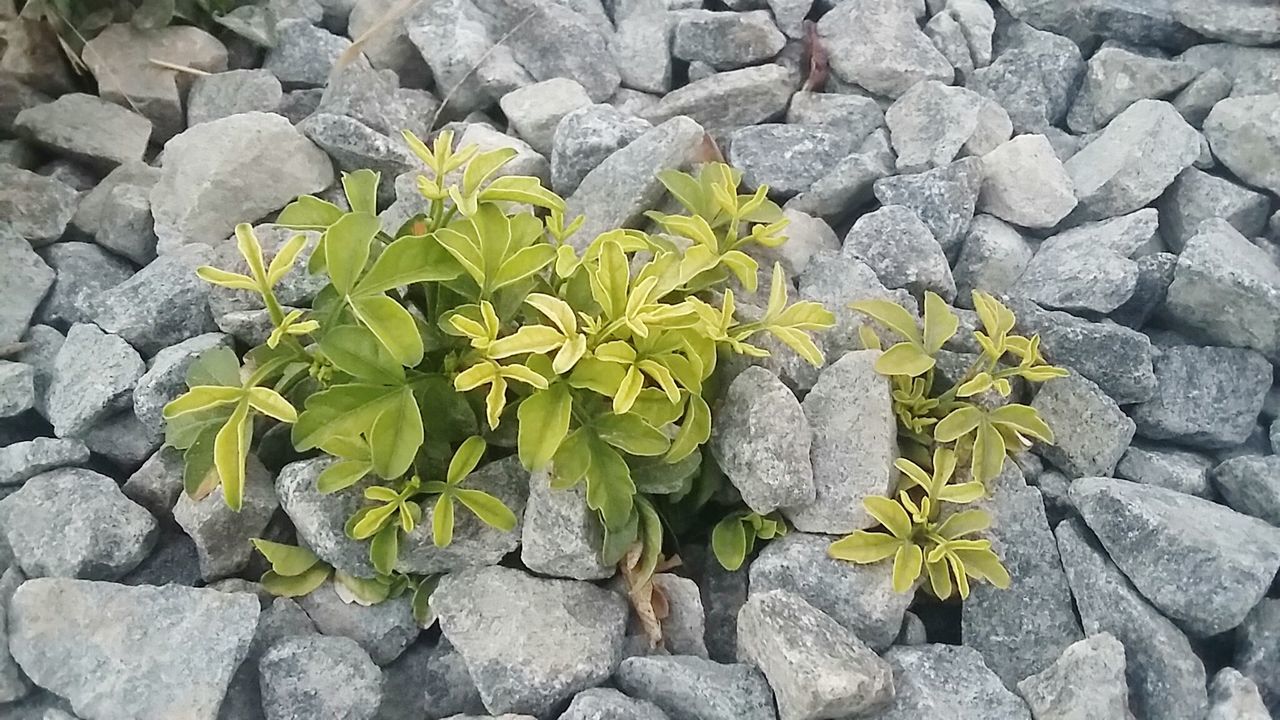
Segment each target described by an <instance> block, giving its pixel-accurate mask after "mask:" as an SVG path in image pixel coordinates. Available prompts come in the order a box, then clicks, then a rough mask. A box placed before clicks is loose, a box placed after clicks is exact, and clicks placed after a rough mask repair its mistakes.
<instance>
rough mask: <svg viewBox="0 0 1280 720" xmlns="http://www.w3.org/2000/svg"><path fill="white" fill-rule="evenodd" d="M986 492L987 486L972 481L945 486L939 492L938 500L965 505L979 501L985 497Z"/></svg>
mask: <svg viewBox="0 0 1280 720" xmlns="http://www.w3.org/2000/svg"><path fill="white" fill-rule="evenodd" d="M986 492H987V487H986V486H985V485H983V484H982V483H980V482H977V481H970V482H966V483H957V484H955V485H946V486H944V487H943V488H942V489H941V490H939V491H938V499H939V500H945V501H946V502H950V503H957V504H961V505H963V504H965V503H971V502H973V501H974V500H977V499H978V498H980V497H982V496H983V495H985V494H986Z"/></svg>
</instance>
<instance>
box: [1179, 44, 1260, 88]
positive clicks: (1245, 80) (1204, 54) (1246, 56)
mask: <svg viewBox="0 0 1280 720" xmlns="http://www.w3.org/2000/svg"><path fill="white" fill-rule="evenodd" d="M1177 59H1178V60H1181V61H1182V62H1185V63H1189V64H1191V65H1194V66H1196V67H1197V68H1199V69H1200V70H1201V71H1202V72H1204V71H1208V70H1210V69H1217V70H1219V71H1220V72H1222V73H1223V74H1224V75H1226V76H1227V79H1228V80H1229V81H1230V82H1231V95H1232V96H1236V97H1241V96H1246V95H1265V94H1267V93H1272V92H1275V88H1276V86H1275V82H1276V78H1278V77H1280V52H1277V51H1276V49H1275V48H1257V47H1241V46H1239V45H1232V44H1230V43H1206V44H1203V45H1196V46H1195V47H1192V48H1190V49H1188V50H1187V51H1186V52H1184V53H1182V54H1181V55H1179V56H1178V58H1177Z"/></svg>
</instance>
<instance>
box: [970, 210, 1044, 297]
mask: <svg viewBox="0 0 1280 720" xmlns="http://www.w3.org/2000/svg"><path fill="white" fill-rule="evenodd" d="M963 243H964V245H963V247H961V249H960V257H959V258H957V259H956V263H955V267H954V268H953V269H952V271H951V272H952V276H953V277H954V278H955V281H956V305H958V306H961V307H969V306H971V305H973V300H972V297H971V295H972V293H973V291H974V290H982V291H983V292H987V293H994V294H1002V293H1004V292H1005V291H1007V290H1008V289H1009V288H1011V287H1013V285H1014V284H1015V283H1016V282H1017V281H1018V278H1020V277H1022V273H1023V272H1025V271H1026V269H1027V265H1028V264H1029V263H1030V262H1031V257H1032V255H1034V251H1033V250H1032V249H1031V245H1030V243H1028V242H1027V239H1026V238H1025V237H1023V236H1022V234H1021V233H1019V232H1018V230H1017V229H1016V228H1014V227H1012V226H1010V225H1007V224H1006V223H1005V222H1004V221H1002V220H1000V219H999V218H996V217H993V216H991V215H978V216H976V217H974V218H973V221H972V222H970V223H969V229H968V232H967V233H966V234H965V236H964V238H963Z"/></svg>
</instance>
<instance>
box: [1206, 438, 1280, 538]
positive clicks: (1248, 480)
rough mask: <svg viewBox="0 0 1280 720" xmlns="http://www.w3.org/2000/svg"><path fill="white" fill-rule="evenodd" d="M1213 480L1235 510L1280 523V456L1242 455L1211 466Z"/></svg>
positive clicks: (1277, 524) (1276, 524)
mask: <svg viewBox="0 0 1280 720" xmlns="http://www.w3.org/2000/svg"><path fill="white" fill-rule="evenodd" d="M1213 484H1214V486H1215V487H1217V488H1218V492H1220V493H1221V494H1222V497H1223V499H1225V500H1226V501H1227V505H1230V506H1231V507H1232V508H1233V509H1235V510H1236V511H1238V512H1242V513H1244V514H1246V515H1252V516H1254V517H1256V518H1262V519H1263V520H1266V521H1267V522H1269V523H1271V524H1272V525H1275V526H1277V527H1280V456H1275V455H1270V456H1267V457H1258V456H1242V457H1235V458H1231V459H1230V460H1227V461H1226V462H1224V463H1222V464H1221V465H1219V466H1218V467H1216V468H1214V469H1213Z"/></svg>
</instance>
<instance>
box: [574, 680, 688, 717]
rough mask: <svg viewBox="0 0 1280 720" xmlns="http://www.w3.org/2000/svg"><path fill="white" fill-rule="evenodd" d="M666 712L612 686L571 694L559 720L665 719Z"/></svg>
mask: <svg viewBox="0 0 1280 720" xmlns="http://www.w3.org/2000/svg"><path fill="white" fill-rule="evenodd" d="M666 717H667V714H666V713H664V712H662V709H661V708H659V707H658V706H657V705H654V704H653V703H651V702H649V701H647V700H636V699H634V698H629V697H627V696H626V695H623V694H622V693H620V692H618V691H617V690H614V689H613V688H591V689H590V690H583V691H582V692H580V693H578V694H577V695H574V696H573V702H571V703H569V707H568V709H566V710H565V711H564V714H563V715H561V716H560V718H561V720H624V719H628V720H666Z"/></svg>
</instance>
